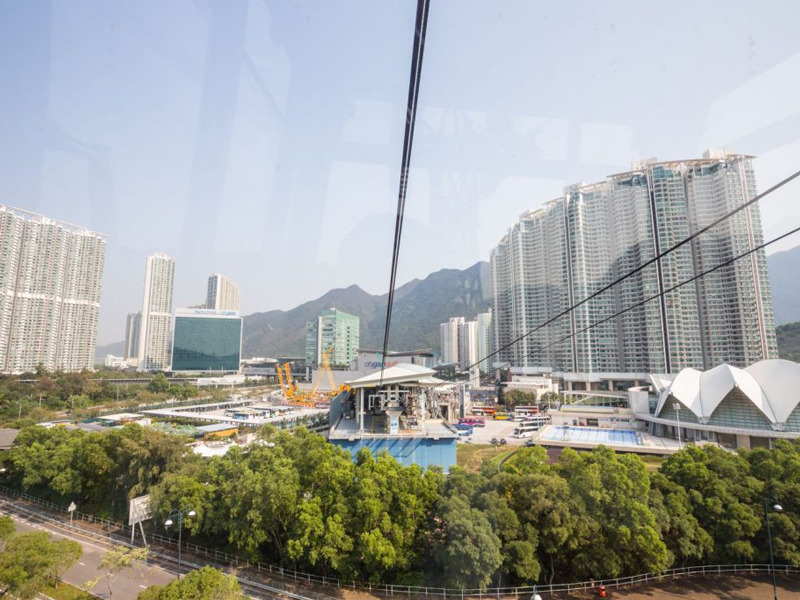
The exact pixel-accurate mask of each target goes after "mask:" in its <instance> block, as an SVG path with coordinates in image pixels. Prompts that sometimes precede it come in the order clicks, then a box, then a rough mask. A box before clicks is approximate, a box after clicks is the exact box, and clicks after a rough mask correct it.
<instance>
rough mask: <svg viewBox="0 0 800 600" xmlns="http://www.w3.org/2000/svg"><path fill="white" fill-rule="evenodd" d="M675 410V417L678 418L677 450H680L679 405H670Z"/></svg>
mask: <svg viewBox="0 0 800 600" xmlns="http://www.w3.org/2000/svg"><path fill="white" fill-rule="evenodd" d="M672 406H673V408H674V409H675V416H676V417H677V418H678V450H680V448H681V405H680V403H678V402H676V403H675V404H673V405H672Z"/></svg>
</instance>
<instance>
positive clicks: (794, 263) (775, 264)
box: [767, 246, 800, 325]
mask: <svg viewBox="0 0 800 600" xmlns="http://www.w3.org/2000/svg"><path fill="white" fill-rule="evenodd" d="M767 267H768V269H769V283H770V287H771V288H772V306H773V309H774V311H775V324H776V325H785V324H787V323H794V322H795V321H800V301H798V300H799V299H800V246H797V247H795V248H792V249H791V250H786V251H785V252H776V253H775V254H772V255H770V256H768V257H767Z"/></svg>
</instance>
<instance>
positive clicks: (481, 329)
mask: <svg viewBox="0 0 800 600" xmlns="http://www.w3.org/2000/svg"><path fill="white" fill-rule="evenodd" d="M475 324H476V327H477V335H478V347H477V352H478V360H479V361H481V362H480V364H479V365H478V368H479V369H480V370H481V372H482V373H488V372H489V371H490V370H491V362H492V361H491V359H489V358H487V356H489V354H491V353H492V352H494V348H493V344H492V311H491V309H490V310H489V312H485V313H479V314H478V317H477V318H476V319H475Z"/></svg>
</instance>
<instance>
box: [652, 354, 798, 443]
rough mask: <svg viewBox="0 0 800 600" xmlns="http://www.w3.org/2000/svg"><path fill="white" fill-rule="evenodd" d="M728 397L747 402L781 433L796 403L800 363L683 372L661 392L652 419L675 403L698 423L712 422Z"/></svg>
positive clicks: (775, 361) (772, 362) (769, 362)
mask: <svg viewBox="0 0 800 600" xmlns="http://www.w3.org/2000/svg"><path fill="white" fill-rule="evenodd" d="M732 395H736V397H737V398H742V397H744V398H746V399H747V400H749V401H750V402H751V403H752V405H753V406H755V407H756V408H757V409H758V411H759V412H760V413H761V414H762V415H763V416H764V418H765V419H766V420H767V421H768V422H769V424H770V427H771V428H772V429H773V430H775V431H783V430H784V429H785V428H786V425H787V421H789V419H790V417H791V416H792V413H793V412H794V411H795V409H796V408H797V406H798V404H800V364H798V363H795V362H791V361H788V360H780V359H771V360H762V361H760V362H757V363H755V364H753V365H751V366H749V367H747V368H745V369H739V368H737V367H732V366H730V365H726V364H723V365H719V366H717V367H714V368H713V369H710V370H708V371H705V372H701V371H698V370H696V369H683V370H682V371H681V372H680V373H678V374H677V376H675V378H674V379H673V380H672V382H671V383H669V385H667V386H666V387H664V388H663V389H662V390H661V393H660V395H659V401H658V405H657V407H656V410H655V414H654V416H655V417H659V416H661V413H662V411H664V410H665V408H666V407H667V406H669V404H670V403H671V402H679V403H680V404H681V406H683V407H685V408H687V409H689V411H691V413H692V414H693V415H694V416H695V417H696V418H697V421H698V422H699V423H703V424H708V423H713V416H714V414H715V411H717V409H718V408H719V407H720V405H721V404H722V402H723V401H724V400H725V399H726V398H729V397H731V396H732Z"/></svg>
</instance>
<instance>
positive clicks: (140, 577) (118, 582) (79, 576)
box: [0, 500, 175, 600]
mask: <svg viewBox="0 0 800 600" xmlns="http://www.w3.org/2000/svg"><path fill="white" fill-rule="evenodd" d="M0 512H2V513H3V514H7V515H9V516H10V517H11V518H12V519H14V523H15V524H16V526H17V531H18V532H20V533H27V532H29V531H44V532H46V533H49V534H50V536H51V537H53V538H64V539H70V540H74V541H76V542H78V543H79V544H80V545H81V548H82V549H83V556H81V558H80V559H78V562H77V563H75V565H74V566H73V567H72V568H71V569H70V570H69V571H67V572H66V573H64V575H63V577H62V578H61V579H62V580H63V581H65V582H66V583H69V584H70V585H74V586H75V587H78V588H82V589H86V587H87V583H88V582H89V581H90V580H94V579H96V578H97V577H98V576H99V577H100V579H99V580H98V582H97V584H96V585H95V586H94V587H93V588H92V589H91V590H90V591H91V592H92V593H94V594H96V595H98V596H102V597H103V598H108V597H109V593H108V592H109V590H108V580H107V579H106V577H105V575H104V574H103V573H102V571H100V561H101V560H102V558H103V556H104V555H105V554H106V552H107V551H108V548H109V543H108V542H103V541H100V540H98V539H96V538H94V537H90V536H87V535H84V534H82V533H80V532H77V531H75V530H74V529H67V528H64V527H60V526H58V525H56V524H55V523H53V522H50V521H48V520H46V519H44V518H42V517H40V516H38V515H35V514H32V513H27V512H25V511H24V510H22V509H20V508H19V507H15V506H13V504H11V503H10V502H8V501H6V500H0ZM173 579H175V575H174V574H173V573H172V572H171V571H170V570H168V569H167V568H166V567H164V566H160V565H157V564H147V565H145V564H143V563H136V564H135V565H134V566H132V567H130V568H129V569H125V570H124V571H122V572H121V573H120V574H119V576H118V577H117V578H116V579H115V580H114V583H113V585H112V587H111V592H112V596H113V598H114V599H115V600H135V599H136V597H137V596H138V595H139V592H141V591H142V590H143V589H145V588H147V587H150V586H151V585H166V584H168V583H169V582H170V581H172V580H173Z"/></svg>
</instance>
